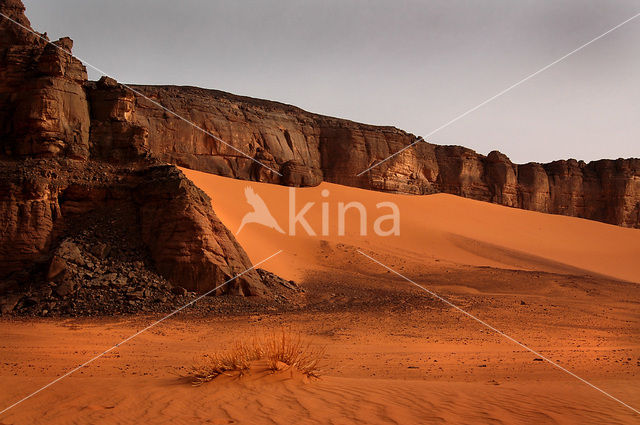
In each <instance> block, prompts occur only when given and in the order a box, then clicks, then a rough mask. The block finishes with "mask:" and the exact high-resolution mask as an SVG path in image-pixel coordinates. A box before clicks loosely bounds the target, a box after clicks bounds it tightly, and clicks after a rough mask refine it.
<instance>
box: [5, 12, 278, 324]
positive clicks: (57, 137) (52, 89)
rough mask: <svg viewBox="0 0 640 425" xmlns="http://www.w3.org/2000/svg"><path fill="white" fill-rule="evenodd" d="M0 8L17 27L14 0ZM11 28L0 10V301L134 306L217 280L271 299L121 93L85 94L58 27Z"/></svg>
mask: <svg viewBox="0 0 640 425" xmlns="http://www.w3.org/2000/svg"><path fill="white" fill-rule="evenodd" d="M0 11H2V13H3V14H5V15H7V16H9V17H11V18H12V19H13V20H15V21H16V22H18V23H20V24H21V25H23V26H24V27H25V28H30V24H29V21H28V20H27V18H26V17H25V16H24V6H23V5H22V3H21V2H20V1H19V0H0ZM25 28H23V27H21V26H19V25H16V24H15V23H13V22H11V21H9V20H7V19H5V18H0V34H2V37H0V230H1V232H0V299H1V300H2V302H1V303H0V304H2V310H3V312H5V313H6V312H8V311H11V310H13V309H17V310H18V311H32V310H33V311H35V310H39V311H40V312H44V311H45V310H46V311H47V312H64V313H68V314H81V313H83V312H84V313H96V314H97V313H110V312H116V311H124V312H126V311H133V310H140V309H142V310H144V309H148V308H151V304H149V303H150V302H151V301H150V300H160V301H158V302H159V303H160V305H162V304H163V303H164V302H165V301H167V300H168V302H169V303H170V304H171V303H172V302H173V299H172V298H171V297H170V294H173V292H172V291H176V290H177V291H179V292H185V293H186V292H192V293H204V292H208V291H210V290H211V289H213V288H215V287H217V286H219V285H220V284H222V283H224V282H227V281H229V283H228V284H225V285H224V286H221V287H220V288H219V289H218V290H217V291H216V292H217V293H218V294H223V293H224V294H234V295H244V296H247V295H257V296H260V297H265V298H271V299H273V296H274V291H276V289H275V286H274V285H273V282H274V280H273V279H272V278H269V277H268V276H266V275H265V276H262V275H260V273H258V272H257V271H256V270H253V269H250V268H251V262H250V261H249V258H248V257H247V255H246V253H245V252H244V250H243V249H242V247H241V246H240V245H239V244H238V242H237V241H236V240H235V238H234V236H233V235H232V234H231V232H229V230H228V229H227V228H226V227H225V226H224V225H223V224H222V223H221V222H220V220H219V219H218V218H217V216H216V215H215V213H214V212H213V210H212V208H211V200H210V199H209V198H208V197H207V195H206V194H204V192H202V191H201V190H200V189H198V188H197V187H195V186H194V185H193V184H192V183H191V181H189V180H188V179H187V178H185V177H184V175H183V174H182V173H181V172H180V171H179V170H178V169H177V168H176V167H175V166H173V165H168V164H166V163H164V162H162V161H159V160H158V159H156V158H155V157H154V156H153V155H151V154H150V152H149V149H148V146H147V145H146V138H145V130H144V129H142V128H140V127H137V126H135V125H132V124H131V123H129V122H128V121H127V117H128V115H127V111H126V104H124V105H123V104H121V103H115V104H114V103H109V102H106V104H105V107H104V108H101V107H100V104H99V102H95V103H94V104H91V103H90V97H89V96H88V91H87V88H86V85H87V75H86V70H85V68H84V66H83V65H82V63H80V62H79V61H78V60H77V59H75V58H73V56H71V55H70V54H69V52H70V50H71V48H72V44H73V43H72V42H71V40H70V39H68V38H62V39H60V40H58V41H55V42H52V43H48V42H46V40H47V38H46V34H42V35H41V37H38V36H36V35H35V34H33V33H32V32H30V31H28V30H27V29H25ZM102 84H103V86H104V87H106V88H109V89H114V88H115V89H116V90H114V91H112V92H111V95H112V96H114V97H115V98H119V96H120V95H119V93H120V92H119V91H118V86H117V85H115V86H114V83H113V82H111V81H110V80H108V79H104V80H102ZM91 93H92V94H94V93H95V92H91ZM105 99H107V100H108V97H105ZM122 108H124V109H122ZM101 114H102V115H101ZM92 116H94V117H98V118H104V119H105V122H103V125H100V124H99V123H100V121H97V120H92ZM92 122H93V124H92ZM248 269H250V270H248ZM247 270H248V271H247ZM240 273H243V274H242V276H240V277H238V278H237V279H234V280H231V278H233V277H234V276H236V275H238V274H240ZM230 280H231V281H230ZM269 282H270V284H267V283H269ZM280 286H281V287H283V288H284V287H285V286H282V285H280ZM176 288H182V289H176ZM276 292H277V291H276ZM182 295H183V294H182ZM182 295H181V296H182ZM154 302H156V301H154ZM43 303H44V304H43ZM43 305H44V307H43ZM100 306H101V307H100ZM109 306H110V307H109Z"/></svg>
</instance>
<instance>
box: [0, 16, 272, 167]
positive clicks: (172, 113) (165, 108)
mask: <svg viewBox="0 0 640 425" xmlns="http://www.w3.org/2000/svg"><path fill="white" fill-rule="evenodd" d="M0 16H2V17H3V18H5V19H8V20H9V21H11V22H13V23H14V24H16V25H18V26H19V27H20V28H22V29H24V30H25V31H29V32H30V33H32V34H34V35H35V36H36V37H38V38H39V39H41V40H43V41H45V42H47V43H48V44H50V45H52V46H53V47H55V48H56V49H58V50H60V51H62V52H64V53H66V54H68V55H69V56H71V57H74V58H76V59H78V60H79V61H80V62H82V63H83V64H85V65H86V66H88V67H89V68H91V69H93V70H95V71H97V72H99V73H100V74H102V75H106V76H109V74H107V73H106V72H104V71H103V70H101V69H100V68H98V67H97V66H94V65H92V64H90V63H89V62H87V61H86V60H84V59H82V58H81V57H78V56H76V55H74V54H73V53H71V52H70V51H69V50H67V49H65V48H63V47H60V46H58V45H57V44H55V43H53V42H52V41H49V40H47V39H46V38H44V37H43V36H42V35H40V34H38V33H37V32H35V31H34V30H32V29H31V28H29V27H26V26H24V25H22V24H21V23H20V22H17V21H15V20H14V19H12V18H10V17H9V16H7V15H5V14H4V13H2V12H0ZM120 85H121V86H122V87H125V88H126V89H128V90H130V91H131V92H133V93H135V94H136V95H137V96H140V97H142V98H144V99H146V100H148V101H149V102H151V103H152V104H154V105H155V106H157V107H158V108H160V109H162V110H163V111H165V112H167V113H169V114H171V115H173V116H174V117H176V118H178V119H180V120H182V121H184V122H186V123H187V124H189V125H191V126H192V127H193V128H195V129H197V130H200V131H202V132H203V133H204V134H206V135H207V136H209V137H212V138H213V139H215V140H217V141H218V142H220V143H222V144H223V145H225V146H228V147H230V148H231V149H233V150H234V151H236V152H238V153H239V154H241V155H242V156H245V157H247V158H249V159H250V160H252V161H253V162H255V163H256V164H260V165H261V166H263V167H264V168H266V169H268V170H270V171H273V172H274V173H276V174H277V175H279V176H280V177H282V174H281V173H279V172H278V171H276V170H274V169H273V168H271V167H269V166H268V165H265V164H263V163H262V162H260V161H258V160H257V159H255V158H253V157H251V156H250V155H248V154H246V153H244V152H243V151H241V150H240V149H238V148H236V147H235V146H233V145H231V144H229V143H227V142H225V141H224V140H222V139H221V138H220V137H218V136H216V135H215V134H212V133H211V132H210V131H207V130H205V129H204V128H202V127H200V126H199V125H198V124H196V123H194V122H193V121H190V120H188V119H187V118H185V117H183V116H182V115H180V114H178V113H176V112H174V111H172V110H171V109H168V108H167V107H165V106H163V105H161V104H160V103H158V102H156V101H155V100H153V99H151V98H150V97H148V96H146V95H145V94H143V93H141V92H140V91H139V90H136V89H134V88H133V87H131V86H129V85H127V84H124V83H120Z"/></svg>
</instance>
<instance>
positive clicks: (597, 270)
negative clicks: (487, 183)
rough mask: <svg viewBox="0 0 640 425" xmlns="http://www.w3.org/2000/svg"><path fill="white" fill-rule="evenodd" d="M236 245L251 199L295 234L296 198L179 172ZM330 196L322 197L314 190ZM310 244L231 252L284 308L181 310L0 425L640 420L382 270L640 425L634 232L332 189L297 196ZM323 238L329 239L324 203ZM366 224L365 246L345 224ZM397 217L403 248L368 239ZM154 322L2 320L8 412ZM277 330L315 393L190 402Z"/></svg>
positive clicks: (258, 244) (227, 392)
mask: <svg viewBox="0 0 640 425" xmlns="http://www.w3.org/2000/svg"><path fill="white" fill-rule="evenodd" d="M183 171H184V172H185V173H186V174H187V175H188V177H189V178H190V179H192V180H193V181H194V182H195V183H196V184H197V185H198V186H199V187H201V188H202V189H203V190H204V191H206V192H207V193H208V194H209V195H210V196H211V198H212V203H213V207H214V209H215V211H216V213H217V214H218V216H219V217H220V218H221V220H222V221H223V223H225V225H227V226H228V227H229V228H230V229H231V230H232V231H233V232H235V231H237V229H238V228H239V226H240V222H241V220H242V217H243V216H244V215H245V214H246V213H247V212H250V211H251V210H252V208H251V206H249V205H248V204H247V203H246V200H245V195H244V189H245V187H247V186H251V187H252V188H253V190H254V191H255V192H256V193H257V194H258V195H260V196H261V197H262V198H263V199H264V201H265V203H266V204H267V205H268V207H269V209H270V210H271V213H272V214H273V216H274V218H275V219H276V220H277V221H278V223H279V224H280V226H281V227H282V228H283V230H285V232H287V233H288V226H287V220H286V218H287V213H288V196H289V189H288V188H285V187H281V186H273V185H266V184H259V183H253V182H244V181H238V180H232V179H227V178H223V177H218V176H213V175H209V174H204V173H199V172H194V171H190V170H183ZM323 190H328V191H329V194H328V196H327V197H323V196H322V191H323ZM296 200H297V203H298V210H299V209H300V208H301V206H302V204H304V203H306V202H308V201H309V202H310V201H315V202H316V204H315V205H314V206H313V207H312V208H311V209H310V211H309V213H308V214H307V215H306V217H307V220H308V222H309V223H310V225H311V226H312V227H313V228H314V229H315V231H316V233H318V235H316V236H309V235H307V234H306V232H305V231H304V230H302V229H301V228H300V227H298V229H297V235H296V236H290V235H289V234H282V233H279V232H278V231H276V230H273V229H269V228H267V227H264V226H261V225H259V224H247V225H246V226H245V227H244V228H243V229H242V231H241V232H240V233H239V234H238V235H237V237H238V239H239V241H240V243H241V244H242V246H243V247H244V248H245V249H246V251H247V253H248V254H249V256H250V258H251V259H252V261H254V262H258V261H260V260H262V259H264V258H266V257H268V256H270V255H272V254H273V253H274V252H276V251H278V250H282V251H283V252H282V253H281V254H279V255H277V256H276V257H274V258H273V259H271V260H269V261H268V262H266V263H264V264H263V265H261V267H263V268H265V269H267V270H270V271H273V272H275V273H278V274H280V275H282V276H283V277H286V278H288V279H295V280H296V281H297V282H298V283H299V284H300V285H301V286H302V287H303V288H304V289H305V291H306V292H305V298H304V300H302V301H299V300H296V301H295V302H296V303H297V304H296V305H295V306H292V307H290V308H287V309H278V308H275V307H274V308H269V307H265V308H259V307H256V309H255V311H254V312H251V313H233V314H231V313H230V314H229V315H210V316H206V315H205V316H202V315H197V316H196V315H191V314H190V312H189V311H185V312H184V313H181V314H180V315H178V316H175V317H173V318H171V319H169V320H167V321H166V322H163V323H162V324H160V325H159V326H157V327H155V328H153V329H152V330H150V331H148V332H145V333H143V334H141V335H140V336H139V337H137V338H135V339H133V340H131V341H129V342H128V343H127V344H125V345H123V346H121V347H119V348H118V349H117V350H114V351H112V352H110V353H109V354H107V355H105V356H104V357H103V358H100V359H99V360H97V361H95V362H94V363H92V364H91V365H89V366H88V367H87V368H85V369H82V370H80V371H78V372H77V373H75V374H74V375H72V376H70V377H68V378H65V379H64V380H62V381H60V382H58V383H56V384H54V385H52V386H51V387H49V388H47V389H45V390H44V391H42V392H41V393H39V394H37V395H35V396H34V397H32V398H30V399H29V400H27V401H25V402H23V403H21V404H20V405H18V406H16V407H15V408H13V409H11V410H9V411H7V412H6V413H4V414H2V415H0V423H1V424H33V423H79V424H85V423H86V424H90V423H115V424H117V423H149V424H155V423H158V424H160V423H176V424H181V423H184V424H193V423H212V424H217V423H219V424H226V423H242V424H264V423H275V424H291V423H300V424H306V423H317V424H325V423H330V424H352V423H366V424H370V423H371V424H373V423H402V424H405V423H425V424H432V423H433V424H438V423H469V424H475V423H505V424H511V423H531V424H533V423H535V424H539V423H558V424H572V423H593V424H600V423H614V424H615V423H638V421H640V415H638V414H636V413H634V412H633V411H632V410H631V409H629V408H627V407H625V406H623V405H621V404H620V403H618V402H616V401H614V400H612V399H611V398H609V397H607V396H605V395H603V394H602V393H600V392H598V391H597V390H595V389H593V388H591V387H589V386H588V385H586V384H585V383H583V382H581V381H579V380H577V379H576V378H574V377H572V376H570V375H568V374H567V373H565V372H563V371H561V370H559V369H558V368H555V367H553V366H552V365H550V364H549V363H547V362H545V361H540V360H541V359H540V358H537V356H535V355H534V354H532V353H530V352H528V351H526V350H525V349H523V348H522V347H520V346H518V345H516V344H514V343H513V342H510V341H508V340H506V339H505V338H503V337H501V336H500V335H498V334H496V333H495V332H493V331H491V330H489V329H487V328H485V327H483V326H482V325H481V324H479V323H477V322H475V321H473V320H471V319H470V318H468V317H466V316H464V315H462V314H461V313H459V312H458V311H456V310H454V309H452V308H451V307H449V306H447V305H445V304H443V303H442V302H440V301H439V300H436V299H434V298H433V297H431V296H430V295H429V294H427V293H425V292H424V291H422V290H420V289H419V288H416V287H415V286H413V285H411V284H410V283H408V282H407V281H405V280H403V279H401V278H400V277H398V276H396V275H394V274H393V273H390V272H388V271H387V270H385V269H384V268H383V267H381V266H379V265H377V264H375V263H373V262H372V261H371V260H369V259H367V258H366V257H364V256H363V255H361V254H360V253H359V252H358V251H359V250H361V251H362V252H364V253H366V254H367V255H371V256H372V257H374V258H376V259H377V260H379V261H380V262H382V263H384V264H386V265H388V266H389V267H391V268H393V269H394V270H397V271H398V272H400V273H402V274H403V275H405V276H407V277H408V278H410V279H412V280H414V281H415V282H417V283H419V284H421V285H424V286H425V287H427V288H429V289H430V290H433V291H435V292H437V293H438V294H440V295H442V296H443V297H445V298H447V299H448V300H450V301H451V302H453V303H455V304H456V305H458V306H460V307H461V308H463V309H464V310H465V311H468V312H470V313H471V314H473V315H476V316H477V317H479V318H481V319H482V320H485V321H486V322H488V323H490V324H491V325H493V326H495V327H496V328H498V329H500V330H501V331H503V332H505V333H507V334H509V335H510V336H512V337H514V338H516V339H517V340H519V341H521V342H523V343H524V344H526V345H528V346H530V347H531V348H533V349H535V350H537V351H539V352H540V353H541V354H542V355H544V356H545V357H547V358H550V359H552V360H553V361H555V362H557V363H558V364H559V365H562V367H565V368H567V369H568V370H571V371H572V372H574V373H575V374H577V375H579V376H580V377H582V378H584V379H586V380H588V381H589V382H591V383H592V384H593V385H596V386H597V387H599V388H601V389H602V390H603V391H606V392H607V393H609V394H611V395H612V396H614V397H616V398H618V399H620V400H622V401H624V402H625V403H627V404H628V405H629V406H632V407H634V408H636V409H638V408H640V386H639V385H638V382H639V380H638V377H639V376H640V344H639V342H638V341H640V340H639V338H638V337H639V336H640V326H639V319H640V314H639V310H638V305H640V304H639V303H640V288H639V287H638V283H639V281H640V263H639V262H638V261H637V258H638V255H639V254H640V231H639V230H635V229H625V228H621V227H616V226H611V225H606V224H602V223H597V222H593V221H587V220H581V219H578V218H570V217H562V216H553V215H545V214H540V213H535V212H528V211H522V210H516V209H511V208H507V207H503V206H497V205H492V204H486V203H482V202H478V201H473V200H469V199H463V198H458V197H455V196H451V195H443V194H439V195H431V196H423V197H413V196H406V195H394V194H383V193H378V192H370V191H365V190H359V189H353V188H346V187H341V186H336V185H331V184H327V183H323V184H321V185H320V186H319V187H315V188H305V189H296ZM324 200H328V204H329V205H328V206H329V209H330V213H329V217H330V222H329V224H330V226H329V229H330V231H329V232H328V234H327V235H321V234H320V233H321V215H322V208H321V205H320V203H321V202H323V201H324ZM341 200H342V201H344V202H351V201H358V202H361V203H362V204H363V205H365V206H366V208H367V212H368V213H369V214H371V217H370V220H369V221H368V229H369V234H368V235H367V236H360V235H359V234H358V233H359V232H358V230H359V227H358V222H357V220H356V214H355V213H354V211H351V212H350V214H352V215H350V216H349V217H348V220H347V226H346V229H347V231H346V234H345V235H344V236H340V235H338V234H337V230H336V229H337V227H336V226H337V212H336V205H337V202H339V201H341ZM384 201H391V202H395V203H396V204H397V205H398V207H399V209H400V213H401V219H400V226H401V227H400V234H399V235H398V236H388V237H380V236H375V235H373V234H372V233H371V229H372V223H373V221H374V220H375V218H377V217H378V216H379V215H381V214H384V213H388V211H386V210H385V211H381V212H378V210H376V207H375V205H376V203H379V202H384ZM158 318H159V316H157V315H156V316H154V315H149V316H146V317H144V316H136V317H122V318H92V319H55V318H46V319H45V318H42V319H29V320H27V319H7V318H2V319H1V321H0V329H1V333H2V342H0V359H1V360H2V361H1V363H0V376H1V380H2V387H1V389H0V402H1V403H2V405H0V409H2V408H4V407H5V405H6V406H8V405H10V404H12V403H14V402H15V401H17V400H19V399H20V398H22V397H24V396H25V395H27V394H29V393H31V392H33V391H35V390H37V389H38V388H40V387H41V386H42V385H45V384H47V383H48V382H50V381H52V380H53V379H55V378H56V377H58V376H60V375H61V374H63V373H65V372H66V371H68V370H70V369H72V368H73V367H75V366H77V365H78V364H81V363H82V362H84V361H86V360H88V359H89V358H91V357H93V356H95V355H96V354H99V353H101V352H102V351H103V350H105V349H107V348H109V347H111V346H112V345H113V344H115V343H117V342H119V341H121V340H122V339H124V338H126V337H127V336H129V335H131V334H133V333H135V332H136V331H138V330H140V329H142V328H143V327H144V326H146V325H148V324H149V323H151V322H153V321H154V320H157V319H158ZM272 329H290V330H291V331H292V332H300V333H302V334H304V335H307V336H308V337H309V338H310V339H311V340H312V341H313V343H314V344H318V345H322V346H326V356H325V359H324V362H323V363H324V366H323V370H322V376H321V378H320V379H318V380H311V381H309V382H306V381H305V380H303V379H300V378H299V377H298V376H296V375H292V374H291V373H289V372H282V373H279V374H273V375H272V374H250V375H249V376H245V377H242V378H238V379H232V378H227V377H225V378H227V379H220V380H215V381H213V382H210V383H207V384H205V385H202V386H200V387H193V386H191V385H189V382H188V381H187V380H185V379H184V378H182V377H180V374H181V371H184V370H185V369H186V368H187V367H188V366H189V365H190V364H191V362H192V359H193V358H194V357H195V356H197V355H199V354H203V353H209V352H214V351H218V350H220V349H222V348H225V347H229V346H230V345H231V344H232V343H233V341H236V340H238V339H244V338H250V337H251V336H252V335H260V334H263V333H265V332H267V331H269V330H272Z"/></svg>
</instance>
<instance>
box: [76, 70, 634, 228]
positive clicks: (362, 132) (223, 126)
mask: <svg viewBox="0 0 640 425" xmlns="http://www.w3.org/2000/svg"><path fill="white" fill-rule="evenodd" d="M112 85H113V83H112ZM134 88H135V90H136V91H139V92H141V93H144V95H145V96H148V97H149V98H151V99H153V100H154V101H156V102H158V103H160V104H162V105H164V106H165V107H167V108H168V109H170V110H172V111H174V112H176V113H177V114H179V115H180V116H182V117H184V118H186V119H187V120H189V121H192V122H194V123H195V124H197V125H198V126H199V127H201V128H203V129H205V130H207V131H208V132H210V133H212V134H214V135H216V136H218V137H220V138H221V139H223V140H224V141H225V142H227V143H229V144H232V145H233V146H234V147H236V148H238V149H239V150H241V151H242V152H245V153H247V154H248V155H249V156H251V157H253V158H256V159H258V160H260V161H261V162H262V163H264V164H265V165H268V166H269V167H270V168H272V169H274V170H276V171H279V173H280V174H282V176H279V175H278V174H276V173H274V172H271V171H269V170H267V169H266V168H264V167H261V166H259V165H257V164H256V163H254V162H253V161H251V160H250V159H249V158H246V157H244V156H243V155H241V154H239V153H238V152H237V151H235V150H233V149H231V148H229V147H228V146H225V145H224V144H222V143H220V142H219V141H216V140H215V139H213V138H212V137H210V136H208V135H207V134H205V133H203V132H202V131H200V130H198V129H196V128H194V127H193V126H191V125H189V124H188V123H186V122H185V121H183V120H181V119H179V118H177V117H175V116H173V115H171V114H168V113H166V112H165V111H163V110H162V109H160V108H158V107H157V106H154V105H153V104H152V103H151V102H149V101H148V100H146V99H144V98H143V97H140V96H136V95H134V94H132V93H131V92H130V91H127V90H125V89H123V88H122V87H119V86H117V85H113V88H111V89H108V88H107V84H105V81H101V82H99V83H91V84H89V85H88V86H87V89H88V93H89V97H90V99H91V103H92V105H98V108H95V109H97V110H99V111H102V110H103V109H108V110H113V111H119V112H118V114H119V115H118V116H119V118H117V119H118V120H122V122H127V123H128V125H129V126H131V128H135V129H136V131H137V133H136V134H139V135H140V136H139V137H140V142H139V144H140V145H144V146H146V147H147V148H148V150H149V151H150V152H151V153H152V154H153V155H155V156H157V157H158V158H160V159H162V160H164V161H167V162H169V163H173V164H178V165H181V166H185V167H188V168H193V169H196V170H200V171H206V172H211V173H215V174H221V175H225V176H229V177H235V178H240V179H250V180H260V181H266V182H272V183H280V184H285V185H294V186H305V185H316V184H318V183H319V182H321V181H323V180H324V181H329V182H332V183H338V184H344V185H349V186H356V187H361V188H365V189H374V190H381V191H389V192H399V193H412V194H429V193H435V192H446V193H452V194H455V195H460V196H464V197H468V198H473V199H477V200H481V201H487V202H494V203H498V204H501V205H506V206H510V207H516V208H524V209H528V210H533V211H540V212H545V213H553V214H563V215H570V216H575V217H582V218H588V219H592V220H599V221H603V222H606V223H611V224H616V225H621V226H627V227H640V159H618V160H600V161H594V162H591V163H588V164H587V163H584V162H582V161H576V160H567V161H555V162H552V163H550V164H537V163H529V164H522V165H519V164H513V163H512V162H511V161H510V160H509V158H507V156H506V155H504V154H501V153H500V152H497V151H494V152H491V153H490V154H489V155H488V156H484V155H480V154H478V153H476V152H474V151H473V150H471V149H467V148H464V147H460V146H439V145H434V144H430V143H426V142H421V143H418V144H416V145H415V146H413V147H412V148H410V149H407V150H406V151H404V152H403V153H402V154H400V155H398V156H395V157H394V158H392V159H391V160H389V161H387V162H385V163H383V164H381V165H380V166H377V167H374V168H372V169H371V170H370V171H368V172H367V173H365V174H363V175H362V176H360V177H358V176H357V174H358V173H359V172H361V171H363V170H365V169H367V168H368V167H370V166H371V165H373V164H375V163H377V162H378V161H380V160H382V159H384V158H386V157H388V156H389V155H391V154H393V153H394V152H397V151H399V150H400V149H402V148H403V147H405V146H407V145H408V144H410V143H411V142H413V141H414V140H415V139H416V137H415V136H414V135H412V134H408V133H406V132H404V131H402V130H398V129H396V128H393V127H377V126H371V125H366V124H359V123H355V122H352V121H348V120H341V119H337V118H331V117H326V116H321V115H316V114H312V113H309V112H305V111H303V110H301V109H299V108H296V107H293V106H290V105H285V104H281V103H277V102H269V101H265V100H258V99H252V98H248V97H242V96H236V95H232V94H229V93H224V92H220V91H216V90H205V89H200V88H194V87H174V86H134ZM114 93H117V94H118V96H114ZM125 115H126V117H125ZM104 116H105V113H103V112H97V113H96V114H94V115H93V116H92V134H96V136H97V135H98V134H97V133H94V130H93V129H94V128H103V127H104V126H107V125H109V123H110V122H113V118H111V119H104V118H102V117H104ZM111 125H112V124H111Z"/></svg>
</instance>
